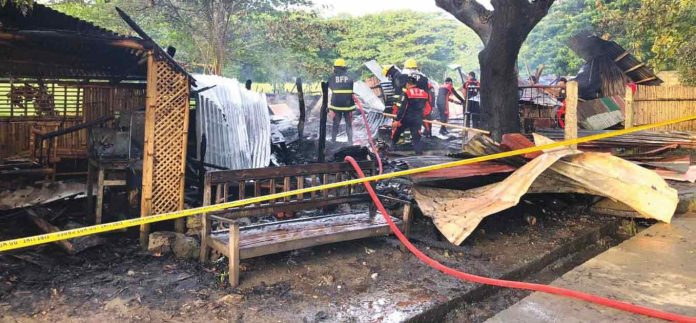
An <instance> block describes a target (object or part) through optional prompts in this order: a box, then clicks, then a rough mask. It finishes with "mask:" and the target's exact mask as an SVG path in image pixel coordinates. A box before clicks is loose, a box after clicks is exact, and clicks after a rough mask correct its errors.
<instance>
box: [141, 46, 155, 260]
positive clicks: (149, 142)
mask: <svg viewBox="0 0 696 323" xmlns="http://www.w3.org/2000/svg"><path fill="white" fill-rule="evenodd" d="M156 66H157V65H156V64H155V58H154V55H153V53H152V51H149V52H148V53H147V97H146V99H145V139H144V148H145V149H144V152H143V182H142V188H141V198H140V217H147V216H150V215H151V214H150V213H151V212H152V172H153V168H154V157H155V112H156V111H155V110H156V109H157V71H156ZM149 236H150V225H149V224H143V225H141V226H140V246H141V247H142V248H143V249H147V246H148V243H149V238H150V237H149Z"/></svg>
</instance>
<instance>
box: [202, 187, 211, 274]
mask: <svg viewBox="0 0 696 323" xmlns="http://www.w3.org/2000/svg"><path fill="white" fill-rule="evenodd" d="M211 194H212V192H211V187H210V182H209V181H208V179H207V178H206V179H205V180H204V184H203V206H208V205H210V195H211ZM210 224H211V223H210V218H209V217H208V214H207V213H203V214H201V249H200V253H199V258H200V261H201V262H203V263H205V262H208V255H209V252H210V247H208V236H209V235H210V231H211V229H210Z"/></svg>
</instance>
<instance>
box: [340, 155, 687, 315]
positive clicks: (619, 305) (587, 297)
mask: <svg viewBox="0 0 696 323" xmlns="http://www.w3.org/2000/svg"><path fill="white" fill-rule="evenodd" d="M345 160H346V161H347V162H349V163H350V164H351V165H352V166H353V168H354V169H355V171H356V172H357V173H358V176H359V177H360V178H365V174H364V173H363V171H362V169H361V168H360V166H359V165H358V163H357V162H356V161H355V159H353V158H352V157H350V156H348V157H346V159H345ZM363 184H364V185H365V189H367V192H368V194H370V198H372V201H373V202H374V204H375V206H376V207H377V210H379V212H380V213H381V214H382V217H384V220H385V221H387V223H388V224H389V228H391V230H392V232H393V233H394V234H395V235H396V237H397V238H398V239H399V241H401V243H402V244H403V245H404V246H405V247H406V248H407V249H408V250H409V251H410V252H411V253H412V254H413V255H414V256H416V258H418V260H420V261H421V262H423V263H425V264H426V265H428V266H430V267H432V268H434V269H437V270H439V271H441V272H443V273H445V274H447V275H449V276H452V277H455V278H458V279H461V280H466V281H470V282H474V283H479V284H484V285H491V286H498V287H505V288H515V289H525V290H530V291H536V292H542V293H547V294H554V295H559V296H564V297H570V298H575V299H579V300H582V301H586V302H590V303H594V304H598V305H602V306H608V307H611V308H615V309H618V310H622V311H626V312H630V313H635V314H641V315H645V316H650V317H654V318H658V319H662V320H668V321H675V322H696V317H690V316H685V315H680V314H675V313H670V312H664V311H660V310H656V309H653V308H649V307H644V306H639V305H634V304H631V303H626V302H622V301H617V300H613V299H609V298H605V297H601V296H597V295H592V294H588V293H583V292H580V291H576V290H571V289H566V288H561V287H556V286H551V285H543V284H533V283H525V282H519V281H513V280H502V279H494V278H490V277H483V276H478V275H474V274H469V273H465V272H462V271H458V270H456V269H453V268H450V267H447V266H445V265H443V264H441V263H439V262H438V261H437V260H435V259H433V258H430V257H428V255H426V254H425V253H423V252H422V251H420V250H418V248H416V247H415V246H414V245H413V244H412V243H411V242H410V241H408V238H406V236H405V235H404V234H403V233H402V232H401V230H399V227H398V226H396V224H395V223H394V221H392V219H391V216H389V213H388V212H387V210H386V209H384V205H382V202H381V201H380V200H379V197H378V196H377V193H376V192H375V190H374V188H372V184H370V183H369V182H363Z"/></svg>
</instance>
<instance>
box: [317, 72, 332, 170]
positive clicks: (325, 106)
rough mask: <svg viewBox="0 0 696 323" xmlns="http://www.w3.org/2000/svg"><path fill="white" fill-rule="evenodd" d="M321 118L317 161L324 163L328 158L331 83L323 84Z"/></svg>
mask: <svg viewBox="0 0 696 323" xmlns="http://www.w3.org/2000/svg"><path fill="white" fill-rule="evenodd" d="M321 95H322V96H321V117H320V118H319V151H318V154H317V161H318V162H320V163H323V162H324V161H325V160H326V158H325V156H324V153H325V151H324V150H326V117H327V114H328V113H329V83H327V82H321Z"/></svg>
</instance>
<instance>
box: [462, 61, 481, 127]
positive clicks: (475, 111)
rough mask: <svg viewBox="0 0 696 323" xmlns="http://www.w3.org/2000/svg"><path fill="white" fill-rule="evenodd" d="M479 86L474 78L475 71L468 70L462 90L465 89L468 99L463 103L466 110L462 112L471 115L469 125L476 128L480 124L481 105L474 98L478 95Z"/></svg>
mask: <svg viewBox="0 0 696 323" xmlns="http://www.w3.org/2000/svg"><path fill="white" fill-rule="evenodd" d="M480 87H481V84H480V83H479V81H478V80H477V79H476V73H474V72H469V75H468V77H467V80H466V83H464V91H466V98H467V101H468V103H467V102H465V103H466V104H467V105H468V109H467V110H468V111H464V112H468V113H469V115H470V116H471V126H472V127H474V128H478V127H479V126H480V124H481V106H480V105H479V102H478V101H476V100H474V98H475V97H476V96H477V95H478V92H479V88H480Z"/></svg>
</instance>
